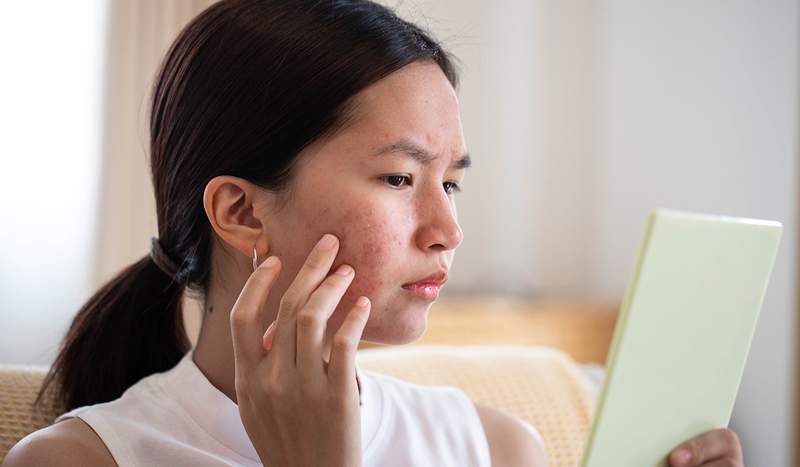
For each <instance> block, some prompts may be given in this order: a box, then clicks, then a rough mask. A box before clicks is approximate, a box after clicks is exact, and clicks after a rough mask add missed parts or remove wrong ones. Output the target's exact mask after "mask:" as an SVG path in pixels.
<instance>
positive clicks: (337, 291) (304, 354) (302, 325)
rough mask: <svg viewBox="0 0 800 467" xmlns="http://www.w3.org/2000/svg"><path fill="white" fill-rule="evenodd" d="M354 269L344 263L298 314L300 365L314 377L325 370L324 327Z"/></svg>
mask: <svg viewBox="0 0 800 467" xmlns="http://www.w3.org/2000/svg"><path fill="white" fill-rule="evenodd" d="M354 272H355V271H353V268H352V267H350V266H349V265H346V264H343V265H341V266H339V268H338V269H336V272H335V273H333V274H331V275H330V276H328V277H327V278H326V279H325V280H324V281H322V284H320V285H319V287H317V290H315V291H314V293H312V294H311V297H309V299H308V302H307V303H306V304H305V306H304V307H303V308H301V309H300V311H299V312H298V314H297V368H298V370H302V371H303V372H304V374H305V375H306V376H310V377H315V376H316V375H318V374H319V371H318V370H324V368H323V366H322V363H323V360H322V345H323V342H322V341H323V338H324V337H325V329H326V328H327V325H328V319H330V317H331V315H332V314H333V312H334V311H335V310H336V307H337V306H338V305H339V301H340V300H341V299H342V296H344V294H345V292H346V291H347V288H348V287H349V286H350V284H351V283H352V282H353V278H354V277H355V274H354Z"/></svg>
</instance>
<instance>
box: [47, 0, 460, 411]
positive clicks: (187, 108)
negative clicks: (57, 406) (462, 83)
mask: <svg viewBox="0 0 800 467" xmlns="http://www.w3.org/2000/svg"><path fill="white" fill-rule="evenodd" d="M417 60H432V61H433V62H435V63H437V64H438V65H439V67H440V68H441V69H442V71H443V72H444V74H445V75H446V77H447V79H448V80H449V81H450V83H451V84H452V85H453V87H454V88H457V85H458V83H457V72H456V69H455V67H454V64H453V62H452V57H451V56H450V55H449V54H447V53H446V52H445V51H444V50H443V49H442V47H441V46H440V45H439V44H438V43H437V42H435V41H434V40H433V39H432V38H431V36H430V35H429V34H428V33H426V32H425V31H423V30H422V29H420V28H419V27H417V26H415V25H414V24H412V23H409V22H407V21H405V20H403V19H401V18H399V17H398V16H397V15H396V14H395V13H394V11H392V10H391V9H389V8H387V7H384V6H381V5H379V4H376V3H373V2H370V1H366V0H222V1H220V2H218V3H215V4H214V5H212V6H211V7H209V8H208V9H206V10H205V11H203V12H202V13H201V14H200V15H198V16H197V17H196V18H194V19H193V20H192V21H191V22H190V23H189V24H188V25H186V26H185V27H184V28H183V30H182V31H181V32H180V33H179V35H178V37H177V38H176V39H175V41H174V43H173V44H172V46H171V47H170V49H169V51H168V52H167V54H166V56H165V58H164V61H163V63H162V65H161V69H160V72H159V73H158V76H157V78H156V80H155V84H154V87H153V93H152V108H151V109H150V137H151V147H150V153H151V154H150V158H151V159H150V163H151V170H152V181H153V186H154V190H155V200H156V208H157V210H158V235H159V240H160V245H161V249H162V250H163V251H156V252H155V254H156V255H165V256H166V258H160V257H158V256H157V258H156V260H158V261H159V262H161V260H163V261H171V262H173V263H174V264H175V266H177V268H176V269H177V271H176V274H175V275H174V276H170V275H169V274H167V273H165V272H163V271H162V269H161V268H159V267H158V266H157V265H156V263H155V261H156V260H154V259H153V258H151V257H150V256H149V255H148V256H145V257H143V258H142V259H140V260H138V261H136V262H135V263H133V264H131V265H130V266H128V267H126V268H125V269H123V270H122V271H121V272H120V273H119V274H117V275H116V276H115V277H114V278H112V279H111V280H109V281H108V282H107V283H105V284H104V285H103V286H102V287H101V288H100V290H98V291H97V292H96V293H95V294H94V295H92V297H91V298H89V300H88V301H87V302H86V303H85V304H84V305H83V306H82V307H81V309H80V310H79V311H78V313H77V315H76V316H75V318H74V320H73V321H72V324H71V326H70V328H69V330H68V332H67V334H66V336H65V338H64V340H63V341H62V343H61V347H60V350H59V353H58V356H57V358H56V359H55V361H54V363H53V365H52V367H51V368H50V371H49V373H48V374H47V376H46V378H45V380H44V382H43V384H42V387H41V390H40V391H39V397H38V398H37V403H38V402H39V401H40V399H41V397H42V395H43V393H44V392H45V390H46V389H47V387H48V386H49V385H51V384H52V383H53V382H56V383H57V388H56V391H57V392H56V400H57V401H60V403H61V405H62V406H63V407H64V408H65V409H66V410H71V409H73V408H76V407H80V406H84V405H91V404H96V403H101V402H106V401H110V400H113V399H116V398H118V397H119V396H121V395H122V393H123V392H124V391H125V390H126V389H127V388H128V387H130V386H131V385H133V384H135V383H136V382H137V381H139V380H140V379H141V378H143V377H145V376H148V375H150V374H153V373H156V372H161V371H166V370H168V369H170V368H172V367H173V366H175V365H176V364H177V363H178V361H179V360H180V359H181V357H182V356H183V355H184V354H185V353H186V351H188V350H189V348H190V342H189V341H188V338H187V336H186V332H185V330H184V325H183V315H182V311H181V303H182V294H183V292H184V289H185V288H187V287H188V288H189V289H190V290H192V291H196V292H199V293H201V294H202V293H204V292H205V290H206V287H207V285H208V280H209V268H210V259H211V240H212V229H211V226H210V224H209V222H208V218H207V217H206V215H205V211H204V209H203V192H204V189H205V186H206V184H207V183H208V182H209V181H210V180H211V179H212V178H214V177H216V176H219V175H232V176H235V177H240V178H243V179H247V180H249V181H250V182H252V183H254V184H257V185H258V186H261V187H263V188H265V189H268V190H271V191H274V192H276V193H282V192H284V191H285V190H286V188H287V186H288V184H289V182H290V181H291V179H292V174H293V172H292V170H293V167H294V165H295V162H296V157H297V155H298V153H299V152H300V151H301V150H302V149H303V148H305V147H306V146H307V145H309V144H310V143H312V142H314V141H316V140H319V139H321V138H324V137H326V136H329V135H331V134H333V133H334V132H336V131H339V130H341V129H342V128H343V126H345V125H346V124H347V122H348V117H349V116H351V115H352V114H353V113H354V111H355V110H354V109H353V106H352V99H351V98H352V97H353V96H354V95H355V94H356V93H358V92H359V91H360V90H362V89H364V88H365V87H366V86H368V85H370V84H372V83H374V82H376V81H378V80H380V79H381V78H383V77H385V76H387V75H388V74H390V73H392V72H394V71H396V70H398V69H400V68H402V67H403V66H405V65H408V64H409V63H412V62H414V61H417Z"/></svg>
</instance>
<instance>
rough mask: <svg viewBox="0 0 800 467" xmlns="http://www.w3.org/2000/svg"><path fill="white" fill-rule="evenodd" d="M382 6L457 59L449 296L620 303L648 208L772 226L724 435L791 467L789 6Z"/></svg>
mask: <svg viewBox="0 0 800 467" xmlns="http://www.w3.org/2000/svg"><path fill="white" fill-rule="evenodd" d="M385 3H387V4H389V5H398V4H399V11H400V12H401V13H403V14H404V16H407V17H409V18H411V19H413V20H416V21H418V22H420V23H422V24H423V25H428V26H430V27H431V29H432V30H433V31H434V32H435V33H436V34H437V36H439V37H440V38H442V39H444V40H445V42H446V43H447V44H449V45H450V48H451V49H452V50H453V51H454V52H455V53H456V55H458V56H459V57H460V58H461V59H462V60H463V61H464V62H465V67H464V70H463V71H464V75H463V87H462V88H461V92H460V99H461V108H462V118H463V123H464V130H465V134H466V138H467V145H468V146H469V148H470V150H471V152H472V154H473V158H474V160H475V164H474V168H473V169H471V173H469V174H468V176H467V178H466V183H465V188H466V190H465V192H464V193H462V194H461V195H459V196H460V198H459V201H458V203H459V217H460V220H461V223H462V227H463V229H464V232H465V236H464V243H463V244H462V246H461V248H460V249H459V252H458V254H457V255H456V258H457V259H456V262H455V264H454V269H453V275H452V280H451V282H449V283H448V288H449V289H450V290H448V291H447V293H448V294H451V295H452V294H455V293H465V292H466V293H474V292H484V291H490V292H493V291H505V292H510V293H517V294H521V295H550V294H579V295H596V296H610V297H619V298H621V296H622V294H623V292H624V289H625V286H626V283H627V280H628V276H629V274H630V272H631V269H632V266H633V261H634V258H635V254H636V252H637V250H638V246H639V242H640V239H641V235H642V233H643V227H644V222H645V218H646V216H647V214H648V212H649V211H650V210H651V209H653V208H655V207H669V208H674V209H685V210H693V211H698V212H708V213H719V214H727V215H736V216H745V217H760V218H766V219H775V220H779V221H781V222H782V223H783V224H784V227H785V230H784V239H783V242H782V245H781V249H780V251H779V253H778V255H779V256H778V259H777V260H776V263H775V269H774V271H773V274H772V278H771V282H770V286H769V289H768V293H767V296H766V299H765V303H764V306H763V309H762V313H761V316H760V320H759V325H758V328H757V330H756V334H755V337H754V341H753V345H752V349H751V353H750V358H749V361H748V365H747V368H746V370H745V375H744V379H743V382H742V386H741V389H740V392H739V397H738V399H737V402H736V406H735V409H734V416H733V419H732V424H731V426H732V427H733V428H734V429H735V430H736V431H737V433H739V435H740V437H741V440H742V444H743V445H744V452H745V461H746V462H745V463H746V465H758V466H787V467H788V466H791V465H793V464H792V458H791V449H792V447H791V440H792V438H791V436H792V418H791V417H792V414H793V401H792V381H793V378H794V366H795V363H794V362H795V359H794V354H793V346H794V343H793V341H794V338H795V330H796V329H797V324H796V323H795V318H794V316H795V314H796V310H797V308H798V304H797V297H796V295H795V286H796V284H797V275H796V269H797V257H798V254H797V239H798V231H797V227H798V204H797V199H798V195H800V190H799V189H798V179H800V167H798V165H799V164H798V155H799V154H798V103H799V102H800V99H798V83H799V82H800V80H798V60H797V58H798V52H799V50H798V40H800V34H798V22H799V21H798V20H799V19H800V12H799V11H798V3H797V2H796V0H772V1H770V2H753V1H743V0H736V1H722V0H716V1H703V2H688V1H660V2H655V1H623V0H618V1H615V0H604V1H591V0H570V1H556V0H549V1H547V0H537V1H512V0H500V1H493V2H480V1H470V2H465V1H462V0H435V1H434V0H429V1H414V2H408V1H403V2H396V1H387V2H385Z"/></svg>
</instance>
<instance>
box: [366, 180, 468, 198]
mask: <svg viewBox="0 0 800 467" xmlns="http://www.w3.org/2000/svg"><path fill="white" fill-rule="evenodd" d="M392 178H394V179H397V178H400V179H403V180H409V181H410V180H411V177H409V176H406V175H387V176H384V177H381V180H386V183H389V179H392ZM444 183H445V184H447V183H449V184H450V186H452V190H453V191H447V188H445V192H447V194H449V195H452V194H455V193H460V192H461V187H460V186H458V183H456V182H444ZM389 185H391V186H393V187H395V188H400V185H393V184H391V183H389Z"/></svg>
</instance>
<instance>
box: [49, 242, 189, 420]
mask: <svg viewBox="0 0 800 467" xmlns="http://www.w3.org/2000/svg"><path fill="white" fill-rule="evenodd" d="M159 250H160V249H159ZM154 253H155V254H153V255H151V256H146V257H144V258H142V259H140V260H139V261H137V262H136V263H134V264H132V265H130V266H128V267H127V268H125V269H124V270H123V271H122V272H120V273H119V274H118V275H117V276H116V277H114V278H113V279H111V280H110V281H108V282H107V283H106V284H104V285H103V286H102V287H101V288H100V290H99V291H97V292H96V293H95V294H94V295H93V296H92V297H91V298H90V299H89V301H88V302H86V303H85V304H84V305H83V307H82V308H81V309H80V311H78V314H77V315H76V316H75V318H74V319H73V321H72V324H71V325H70V328H69V331H68V332H67V335H66V336H65V338H64V340H63V341H62V344H61V349H60V351H59V353H58V356H57V357H56V359H55V361H54V363H53V365H52V366H51V367H50V371H49V372H48V373H47V375H46V376H45V379H44V381H43V383H42V387H41V389H40V390H39V394H38V396H37V398H36V402H35V403H36V404H39V403H40V402H41V401H42V398H43V396H44V394H45V391H46V390H47V388H48V386H50V385H51V384H53V383H56V384H57V385H58V389H57V390H56V396H55V397H56V400H55V403H57V404H59V406H61V407H63V408H65V411H69V410H72V409H74V408H76V407H81V406H84V405H92V404H98V403H101V402H107V401H111V400H114V399H116V398H118V397H120V396H121V395H122V393H123V392H125V390H126V389H127V388H128V387H130V386H132V385H133V384H135V383H136V382H137V381H139V380H140V379H141V378H143V377H145V376H147V375H150V374H153V373H156V372H161V371H166V370H168V369H170V368H172V367H173V366H175V365H176V364H177V363H178V361H179V360H180V359H181V357H182V356H183V355H184V354H185V353H186V352H187V351H188V350H189V348H190V342H189V340H188V337H187V335H186V331H185V329H184V324H183V313H182V310H181V304H182V296H183V289H184V287H183V285H182V284H181V282H178V281H176V280H175V278H174V277H171V276H169V275H168V274H167V273H165V272H164V271H162V269H161V268H160V267H159V266H158V265H156V261H160V259H154V258H160V256H159V253H163V252H161V251H155V249H154Z"/></svg>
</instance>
